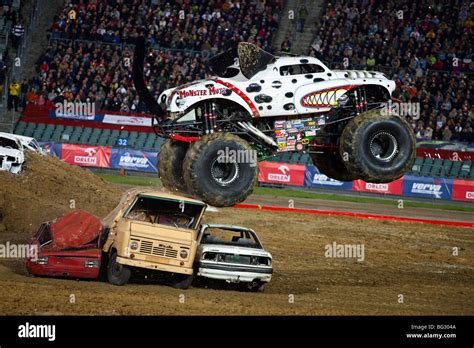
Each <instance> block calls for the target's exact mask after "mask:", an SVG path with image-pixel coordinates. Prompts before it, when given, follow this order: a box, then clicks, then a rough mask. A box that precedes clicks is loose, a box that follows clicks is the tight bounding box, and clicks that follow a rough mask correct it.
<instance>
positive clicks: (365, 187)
mask: <svg viewBox="0 0 474 348" xmlns="http://www.w3.org/2000/svg"><path fill="white" fill-rule="evenodd" d="M41 145H42V147H43V148H45V149H46V150H47V151H48V152H49V153H50V154H51V155H53V156H56V157H58V158H60V159H61V160H63V161H64V162H66V163H69V164H73V165H79V166H85V167H97V168H109V169H121V168H123V169H125V170H132V171H142V172H150V173H157V172H158V166H157V162H158V154H157V153H156V152H147V151H141V150H134V149H129V148H125V147H123V148H120V147H119V148H115V147H113V148H112V147H108V146H89V145H73V144H58V143H41ZM258 166H259V173H258V181H259V182H261V183H268V184H278V185H291V186H299V187H319V188H330V189H339V190H345V191H358V192H371V193H377V194H387V195H399V196H412V197H423V198H432V199H442V200H456V201H468V202H474V180H461V179H447V178H442V177H439V178H434V177H425V176H413V175H405V176H404V177H402V178H400V179H398V180H395V181H393V182H389V183H385V184H374V183H368V182H365V181H363V180H354V181H337V180H334V179H331V178H328V177H327V176H326V175H324V174H322V173H320V172H319V170H318V168H317V167H315V166H307V165H303V164H290V163H278V162H266V161H264V162H260V163H259V164H258Z"/></svg>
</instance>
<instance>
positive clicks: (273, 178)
mask: <svg viewBox="0 0 474 348" xmlns="http://www.w3.org/2000/svg"><path fill="white" fill-rule="evenodd" d="M258 167H259V169H260V171H259V173H258V181H260V182H266V183H272V184H284V185H296V186H303V185H304V172H305V166H304V165H303V164H289V163H278V162H265V161H264V162H260V163H259V164H258Z"/></svg>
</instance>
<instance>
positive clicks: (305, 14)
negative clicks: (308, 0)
mask: <svg viewBox="0 0 474 348" xmlns="http://www.w3.org/2000/svg"><path fill="white" fill-rule="evenodd" d="M298 14H299V32H300V33H302V32H303V31H304V25H305V23H306V18H307V17H308V14H309V12H308V9H307V8H306V6H305V5H303V6H301V8H300V10H299V12H298Z"/></svg>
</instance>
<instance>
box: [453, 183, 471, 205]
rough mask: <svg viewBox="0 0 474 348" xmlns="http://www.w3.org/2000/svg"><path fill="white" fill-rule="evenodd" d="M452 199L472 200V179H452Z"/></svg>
mask: <svg viewBox="0 0 474 348" xmlns="http://www.w3.org/2000/svg"><path fill="white" fill-rule="evenodd" d="M452 199H453V200H455V201H467V202H474V180H461V179H454V180H453V194H452Z"/></svg>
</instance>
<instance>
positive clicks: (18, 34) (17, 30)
mask: <svg viewBox="0 0 474 348" xmlns="http://www.w3.org/2000/svg"><path fill="white" fill-rule="evenodd" d="M23 34H25V28H24V27H23V24H22V23H21V21H18V23H16V24H15V25H14V26H13V28H12V35H11V37H12V47H13V48H15V49H17V48H18V46H19V45H20V43H21V39H22V37H23Z"/></svg>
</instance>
